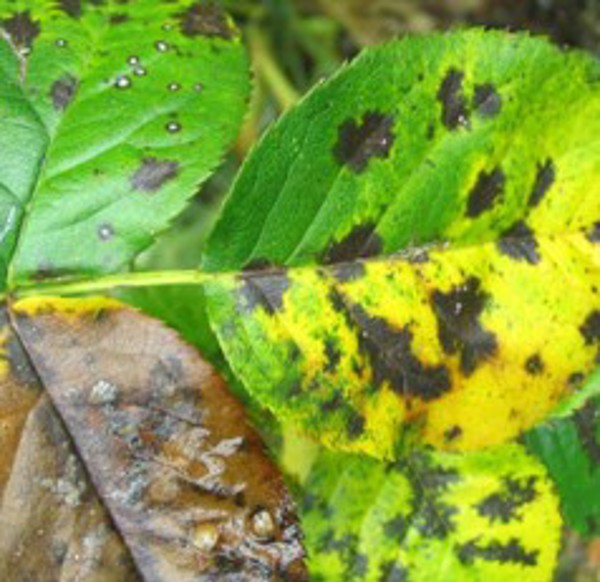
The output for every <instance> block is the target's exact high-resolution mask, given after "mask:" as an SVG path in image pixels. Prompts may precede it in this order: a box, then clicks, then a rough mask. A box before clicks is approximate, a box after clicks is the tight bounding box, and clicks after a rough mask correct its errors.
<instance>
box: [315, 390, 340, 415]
mask: <svg viewBox="0 0 600 582" xmlns="http://www.w3.org/2000/svg"><path fill="white" fill-rule="evenodd" d="M345 404H346V402H345V400H344V395H343V394H342V392H341V391H340V390H336V391H335V392H334V393H333V396H331V397H330V398H329V400H325V401H324V402H322V403H321V406H320V408H321V411H322V412H335V411H336V410H340V409H341V408H343V407H344V406H345Z"/></svg>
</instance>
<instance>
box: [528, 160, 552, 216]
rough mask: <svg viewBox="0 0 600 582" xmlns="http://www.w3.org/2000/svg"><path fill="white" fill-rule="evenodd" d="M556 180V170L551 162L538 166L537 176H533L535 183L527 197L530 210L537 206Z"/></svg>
mask: <svg viewBox="0 0 600 582" xmlns="http://www.w3.org/2000/svg"><path fill="white" fill-rule="evenodd" d="M555 179H556V170H555V168H554V164H553V162H552V160H547V161H546V162H545V163H544V164H542V165H538V169H537V174H536V176H535V182H534V184H533V188H532V189H531V194H530V195H529V202H528V204H529V206H531V207H532V208H533V207H535V206H537V205H538V204H539V203H540V202H541V201H542V199H543V198H544V196H545V195H546V192H548V190H549V189H550V187H551V186H552V184H554V180H555Z"/></svg>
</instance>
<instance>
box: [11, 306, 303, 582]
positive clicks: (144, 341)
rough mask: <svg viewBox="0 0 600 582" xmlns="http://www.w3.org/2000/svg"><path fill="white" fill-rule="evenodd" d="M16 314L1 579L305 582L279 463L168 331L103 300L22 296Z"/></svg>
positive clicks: (206, 369)
mask: <svg viewBox="0 0 600 582" xmlns="http://www.w3.org/2000/svg"><path fill="white" fill-rule="evenodd" d="M11 318H12V323H13V327H11V325H10V324H9V323H8V322H7V320H6V318H5V320H4V321H5V325H4V326H3V327H2V344H3V346H4V360H5V363H4V370H1V369H0V410H2V415H1V417H0V423H1V424H0V429H1V432H0V451H1V452H0V493H2V506H1V507H0V579H1V580H3V581H4V580H6V581H7V582H21V581H25V580H27V581H30V580H43V581H44V582H54V581H60V582H71V581H73V582H75V581H85V582H88V581H92V582H104V581H106V582H109V581H110V582H113V581H121V580H122V581H127V582H129V581H130V580H131V581H133V580H144V581H152V582H155V581H156V582H159V581H160V582H162V581H177V582H186V581H192V580H194V581H198V580H236V581H237V580H242V581H243V580H248V581H250V580H252V581H258V580H284V579H285V580H306V579H307V575H306V571H305V567H304V564H303V561H302V557H303V550H302V546H301V541H300V537H301V536H300V530H299V526H298V524H297V522H296V517H295V515H294V509H293V506H292V503H291V500H290V497H289V495H288V493H287V491H286V489H285V486H284V483H283V481H282V478H281V476H280V474H279V472H278V470H277V468H276V467H275V465H274V464H273V463H272V462H271V461H270V460H269V458H268V457H267V455H266V454H265V452H264V449H263V446H262V443H261V442H260V439H259V437H258V436H257V434H256V432H255V431H254V430H253V429H252V428H250V427H249V426H248V425H247V424H246V419H245V415H244V411H243V408H242V406H241V405H240V404H239V403H238V402H237V400H236V399H235V398H234V397H233V396H231V395H230V394H229V392H228V390H227V388H226V387H225V385H224V383H223V381H222V380H221V379H220V377H219V376H218V375H217V374H216V373H215V371H214V370H213V369H212V368H211V367H210V366H209V365H208V364H206V363H205V362H204V361H203V360H202V359H201V358H200V357H199V355H198V354H197V353H196V352H195V351H194V350H193V349H192V348H191V347H190V346H188V345H186V344H185V343H184V342H183V341H182V340H181V339H180V338H179V337H178V336H177V334H176V333H175V332H173V331H171V330H169V329H168V328H166V327H165V326H163V325H162V324H161V323H160V322H158V321H156V320H153V319H150V318H148V317H145V316H142V315H140V314H138V313H136V312H135V311H133V310H131V309H128V308H125V307H124V306H122V305H120V304H118V303H116V302H112V301H108V300H43V301H40V300H35V301H34V300H30V301H26V302H21V303H19V304H17V305H16V306H13V308H12V315H11ZM0 323H1V322H0ZM13 329H15V330H16V331H17V333H15V332H14V331H13ZM17 334H18V336H17ZM42 385H43V387H44V388H45V391H44V389H43V388H42Z"/></svg>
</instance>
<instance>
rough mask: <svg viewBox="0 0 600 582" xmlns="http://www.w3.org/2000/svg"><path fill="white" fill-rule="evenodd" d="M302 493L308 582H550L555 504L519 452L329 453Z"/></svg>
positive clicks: (537, 470) (540, 472)
mask: <svg viewBox="0 0 600 582" xmlns="http://www.w3.org/2000/svg"><path fill="white" fill-rule="evenodd" d="M305 488H306V494H305V498H304V502H303V504H302V505H303V506H302V510H301V515H302V522H303V527H304V531H305V533H306V546H307V551H308V554H309V569H310V572H311V580H312V579H314V580H323V581H329V580H348V581H358V580H361V581H374V582H375V581H382V580H385V581H388V582H391V581H402V580H411V581H412V582H432V581H436V580H439V581H446V580H460V581H461V582H469V581H472V582H480V581H481V580H485V581H486V582H494V581H498V582H500V581H501V582H505V581H506V580H519V581H522V582H544V581H546V580H548V581H549V580H551V579H552V573H553V571H554V567H555V564H556V558H557V554H558V550H559V546H560V528H561V519H560V515H559V510H558V500H557V498H556V496H555V494H554V492H553V488H552V485H551V483H550V481H549V479H548V476H547V473H546V471H545V470H544V467H543V466H542V465H541V464H540V463H539V462H538V461H536V460H535V459H534V458H533V457H531V456H530V455H528V454H527V453H526V452H525V450H524V448H523V447H521V446H520V445H516V444H509V445H503V446H502V447H500V448H496V449H491V450H488V451H484V452H476V453H465V454H460V455H457V454H452V453H429V452H425V451H419V452H415V453H413V454H412V455H411V456H410V457H408V458H407V459H406V461H402V462H399V463H396V464H393V465H386V464H383V463H381V462H379V461H376V460H374V459H369V458H366V457H361V456H358V455H344V454H341V453H333V452H327V453H323V454H321V456H320V457H319V458H318V460H317V462H316V464H315V466H314V467H313V470H312V472H311V474H310V475H309V477H308V481H307V483H306V486H305Z"/></svg>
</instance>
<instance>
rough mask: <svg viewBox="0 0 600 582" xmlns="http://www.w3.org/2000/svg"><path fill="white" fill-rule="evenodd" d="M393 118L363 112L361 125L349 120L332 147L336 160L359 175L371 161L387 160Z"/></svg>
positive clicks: (393, 138)
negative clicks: (373, 159) (376, 159)
mask: <svg viewBox="0 0 600 582" xmlns="http://www.w3.org/2000/svg"><path fill="white" fill-rule="evenodd" d="M393 128H394V118H393V117H392V116H391V115H383V114H382V113H377V112H374V111H369V112H367V113H365V114H364V115H363V117H362V121H361V123H360V124H357V123H356V121H355V120H354V119H348V120H347V121H345V122H344V123H343V124H342V125H341V126H340V127H339V129H338V140H337V142H336V144H335V147H334V148H333V154H334V156H335V158H336V160H337V161H338V162H339V163H340V164H342V165H345V166H348V167H349V168H350V169H351V170H353V171H354V172H356V173H357V174H360V173H362V172H364V171H365V170H366V169H367V166H368V165H369V161H370V160H371V158H387V157H388V155H389V153H390V150H391V149H392V146H393V145H394V140H395V136H394V133H393V131H392V130H393Z"/></svg>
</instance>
